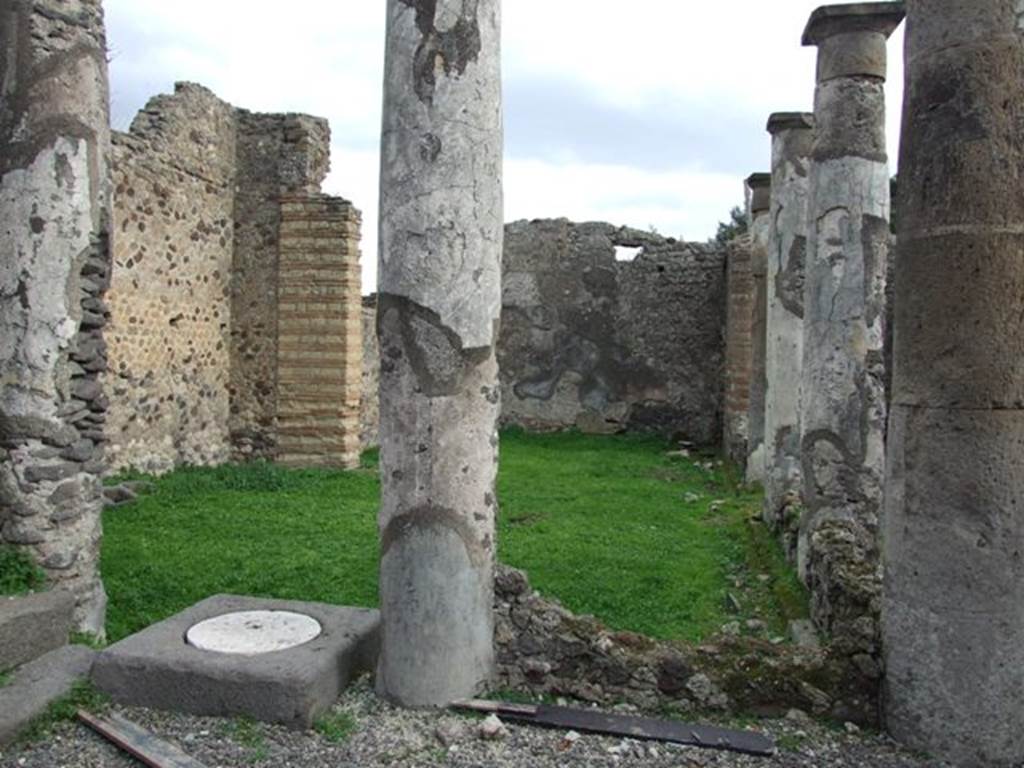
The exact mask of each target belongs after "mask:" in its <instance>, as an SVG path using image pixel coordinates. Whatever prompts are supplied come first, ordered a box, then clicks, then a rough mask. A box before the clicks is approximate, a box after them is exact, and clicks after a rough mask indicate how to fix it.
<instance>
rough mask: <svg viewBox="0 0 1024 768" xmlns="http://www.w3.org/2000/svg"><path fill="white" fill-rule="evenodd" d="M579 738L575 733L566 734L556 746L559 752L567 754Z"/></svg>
mask: <svg viewBox="0 0 1024 768" xmlns="http://www.w3.org/2000/svg"><path fill="white" fill-rule="evenodd" d="M581 738H582V737H581V736H580V734H579V733H578V732H576V731H568V732H566V733H565V734H564V735H563V736H562V740H561V741H560V742H559V744H558V749H559V751H561V752H568V751H569V750H570V749H572V748H573V747H574V746H575V745H576V742H577V741H579V740H580V739H581Z"/></svg>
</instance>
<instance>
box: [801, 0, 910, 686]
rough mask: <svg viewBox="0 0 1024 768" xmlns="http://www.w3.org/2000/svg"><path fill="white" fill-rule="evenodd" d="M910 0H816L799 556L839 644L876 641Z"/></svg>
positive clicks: (855, 646) (858, 648)
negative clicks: (892, 43)
mask: <svg viewBox="0 0 1024 768" xmlns="http://www.w3.org/2000/svg"><path fill="white" fill-rule="evenodd" d="M902 18H903V4H902V3H856V4H851V5H833V6H825V7H822V8H819V9H818V10H816V11H815V12H814V13H813V14H812V15H811V18H810V21H809V23H808V25H807V29H806V31H805V32H804V40H803V42H804V44H805V45H815V46H818V85H817V89H816V91H815V99H814V114H815V120H816V126H815V132H814V145H813V150H812V153H811V160H812V164H811V181H810V203H809V212H808V220H809V238H808V248H807V264H806V269H805V285H804V354H803V360H804V362H803V374H802V380H801V403H802V404H801V430H802V437H801V451H800V452H801V463H802V472H803V482H804V504H805V507H806V508H805V512H804V518H803V520H802V521H801V526H800V540H799V547H798V553H797V564H798V569H799V572H800V575H801V577H802V578H803V579H804V581H805V583H806V584H807V585H808V587H809V588H810V591H811V616H812V618H813V619H814V621H815V623H816V624H817V625H818V627H819V628H821V629H822V630H823V631H825V632H827V633H829V634H830V635H831V636H832V638H833V642H834V644H835V645H836V647H838V648H840V649H841V650H844V651H846V652H849V653H851V654H862V655H863V657H864V661H863V666H864V667H868V666H870V664H869V660H870V659H873V658H874V657H875V656H876V655H877V653H878V650H879V649H878V626H877V624H878V622H877V616H878V614H879V612H880V609H881V564H880V555H879V548H878V518H879V514H880V513H881V506H882V481H883V473H884V455H885V446H884V443H885V382H884V362H883V357H882V348H883V333H884V328H883V325H884V315H885V275H886V264H887V259H888V253H887V251H888V245H889V166H888V158H887V156H886V146H885V75H886V42H887V40H888V38H889V36H890V35H891V34H892V32H893V31H894V30H895V29H896V27H897V26H898V25H899V23H900V21H901V20H902Z"/></svg>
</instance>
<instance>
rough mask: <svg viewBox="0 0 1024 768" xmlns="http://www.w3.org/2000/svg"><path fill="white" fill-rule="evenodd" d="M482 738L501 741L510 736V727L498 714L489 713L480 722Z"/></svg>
mask: <svg viewBox="0 0 1024 768" xmlns="http://www.w3.org/2000/svg"><path fill="white" fill-rule="evenodd" d="M480 738H481V739H484V740H485V741H500V740H502V739H506V738H508V728H507V727H506V726H505V724H504V723H503V722H501V719H500V718H499V717H498V716H497V715H488V716H487V718H486V719H485V720H484V721H483V722H481V723H480Z"/></svg>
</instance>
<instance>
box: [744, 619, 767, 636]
mask: <svg viewBox="0 0 1024 768" xmlns="http://www.w3.org/2000/svg"><path fill="white" fill-rule="evenodd" d="M745 626H746V628H747V632H749V633H750V634H752V635H763V634H766V633H767V632H768V624H766V623H765V622H764V621H762V620H761V619H747V622H746V625H745Z"/></svg>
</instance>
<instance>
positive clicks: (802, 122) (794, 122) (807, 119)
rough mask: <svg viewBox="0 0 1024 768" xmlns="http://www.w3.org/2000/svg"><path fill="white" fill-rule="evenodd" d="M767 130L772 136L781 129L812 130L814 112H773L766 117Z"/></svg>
mask: <svg viewBox="0 0 1024 768" xmlns="http://www.w3.org/2000/svg"><path fill="white" fill-rule="evenodd" d="M767 130H768V133H770V134H772V135H773V136H774V135H775V134H777V133H781V132H782V131H812V130H814V113H812V112H773V113H772V114H771V115H770V116H769V117H768V127H767Z"/></svg>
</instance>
